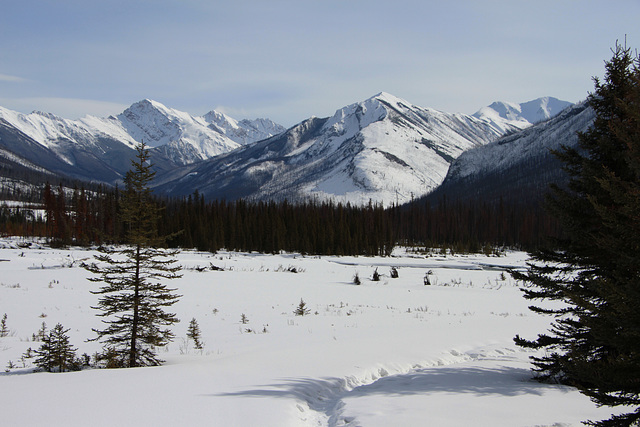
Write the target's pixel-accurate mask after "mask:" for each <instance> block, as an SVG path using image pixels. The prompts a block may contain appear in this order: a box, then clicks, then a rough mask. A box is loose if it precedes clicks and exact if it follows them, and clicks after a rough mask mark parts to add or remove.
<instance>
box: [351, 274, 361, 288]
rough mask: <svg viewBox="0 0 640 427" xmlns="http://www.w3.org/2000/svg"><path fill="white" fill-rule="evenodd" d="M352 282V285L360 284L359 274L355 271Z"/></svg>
mask: <svg viewBox="0 0 640 427" xmlns="http://www.w3.org/2000/svg"><path fill="white" fill-rule="evenodd" d="M353 284H354V285H360V284H362V281H361V280H360V276H359V275H358V273H356V274H355V276H353Z"/></svg>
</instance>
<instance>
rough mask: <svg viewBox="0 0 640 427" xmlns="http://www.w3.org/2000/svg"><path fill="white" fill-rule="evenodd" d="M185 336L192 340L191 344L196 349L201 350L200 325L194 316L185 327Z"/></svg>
mask: <svg viewBox="0 0 640 427" xmlns="http://www.w3.org/2000/svg"><path fill="white" fill-rule="evenodd" d="M187 338H189V339H191V340H193V346H194V347H195V349H196V350H202V348H203V344H202V341H201V337H200V326H199V325H198V322H197V321H196V319H195V317H194V318H193V319H191V322H189V327H188V328H187Z"/></svg>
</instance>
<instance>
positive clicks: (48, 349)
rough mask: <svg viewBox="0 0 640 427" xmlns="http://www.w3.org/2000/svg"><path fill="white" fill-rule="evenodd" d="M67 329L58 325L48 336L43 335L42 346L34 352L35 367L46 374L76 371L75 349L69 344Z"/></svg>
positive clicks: (77, 367)
mask: <svg viewBox="0 0 640 427" xmlns="http://www.w3.org/2000/svg"><path fill="white" fill-rule="evenodd" d="M67 332H69V329H66V330H65V329H64V327H63V326H62V324H60V323H58V324H57V325H56V326H55V327H54V328H53V329H52V330H51V331H50V332H49V333H48V334H45V336H44V338H43V340H42V345H41V346H40V348H39V349H38V350H36V352H35V353H36V355H37V357H38V358H37V359H36V360H35V362H34V363H35V365H36V366H38V367H40V368H42V369H44V370H45V371H47V372H66V371H77V370H78V369H79V366H78V363H77V361H76V349H75V348H73V346H71V344H69V337H68V336H67Z"/></svg>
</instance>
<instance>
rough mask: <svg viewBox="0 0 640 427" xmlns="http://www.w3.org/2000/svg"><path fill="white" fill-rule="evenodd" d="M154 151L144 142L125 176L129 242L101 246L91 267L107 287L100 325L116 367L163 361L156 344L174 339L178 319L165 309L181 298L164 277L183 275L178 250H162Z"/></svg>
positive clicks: (101, 303) (124, 214)
mask: <svg viewBox="0 0 640 427" xmlns="http://www.w3.org/2000/svg"><path fill="white" fill-rule="evenodd" d="M151 167H152V165H151V164H150V163H149V152H148V150H147V149H146V147H145V145H144V144H143V143H141V144H139V145H138V147H137V156H136V158H135V159H134V160H133V161H132V169H131V170H130V171H129V172H128V173H127V175H126V179H125V192H124V194H123V197H122V201H121V204H120V206H121V219H122V222H123V223H124V224H125V227H126V240H127V246H125V247H124V248H115V249H112V248H107V247H102V248H101V254H100V255H97V256H96V257H95V260H96V261H97V262H94V263H92V264H88V265H85V268H86V269H87V270H88V271H90V272H91V273H93V274H95V275H96V276H97V277H92V278H90V279H89V280H91V281H93V282H103V283H105V286H103V287H102V288H100V289H99V290H98V291H94V292H92V293H93V294H96V295H100V299H99V301H98V305H97V306H96V307H94V308H95V309H97V310H100V311H101V313H100V314H99V315H98V316H101V317H105V318H106V320H103V323H105V324H106V325H107V327H106V328H105V329H94V332H96V333H97V335H98V337H97V338H96V339H95V340H100V341H102V342H103V343H104V348H105V352H107V353H108V358H107V364H108V365H109V366H111V367H115V366H118V367H135V366H152V365H159V364H160V363H162V360H160V359H159V358H158V357H157V355H156V348H157V347H162V346H165V345H167V344H168V343H169V342H170V341H171V340H173V338H174V334H173V333H172V332H171V330H170V329H169V328H168V327H169V326H171V325H172V324H174V323H176V322H178V321H179V320H178V318H177V317H176V316H175V314H173V313H168V312H166V311H165V309H166V308H167V307H170V306H172V305H173V304H175V303H176V302H177V301H178V299H179V298H180V296H179V295H176V294H174V293H173V292H174V291H175V289H170V288H168V287H167V286H166V285H164V284H162V283H160V282H158V280H167V279H175V278H178V277H181V276H180V274H178V272H179V271H180V267H178V266H175V265H174V264H175V262H176V259H175V256H176V255H177V253H178V252H177V251H170V250H164V249H161V247H162V246H163V245H164V244H165V241H166V238H167V236H159V235H158V220H159V218H160V207H159V206H158V205H157V204H156V203H155V202H154V200H153V198H152V195H151V190H150V188H149V184H150V182H151V181H152V179H153V177H154V175H155V172H153V171H152V170H151Z"/></svg>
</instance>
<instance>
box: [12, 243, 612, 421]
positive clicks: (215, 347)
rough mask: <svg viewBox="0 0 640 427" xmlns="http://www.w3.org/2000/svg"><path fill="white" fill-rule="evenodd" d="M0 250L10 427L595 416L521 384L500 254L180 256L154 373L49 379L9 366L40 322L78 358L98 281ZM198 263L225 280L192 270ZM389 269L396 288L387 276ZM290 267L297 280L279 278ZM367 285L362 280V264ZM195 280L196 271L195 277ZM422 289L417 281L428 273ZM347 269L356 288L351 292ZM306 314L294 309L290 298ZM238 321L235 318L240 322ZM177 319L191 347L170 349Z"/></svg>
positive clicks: (517, 318)
mask: <svg viewBox="0 0 640 427" xmlns="http://www.w3.org/2000/svg"><path fill="white" fill-rule="evenodd" d="M16 243H17V242H16V241H6V240H5V241H2V242H0V248H2V249H0V315H2V314H4V313H6V314H7V326H8V327H9V329H10V331H11V334H10V336H9V337H4V338H0V363H1V364H2V366H3V368H4V367H6V366H7V365H8V363H9V361H12V362H13V364H14V365H18V367H16V368H13V369H7V371H8V372H2V373H0V413H1V414H2V422H1V424H2V425H24V426H44V425H47V426H86V425H92V426H114V425H119V426H133V425H135V426H176V425H183V426H199V425H213V426H222V425H224V426H341V425H352V426H390V425H394V426H578V425H580V421H581V420H585V419H589V418H590V419H601V418H604V417H608V416H609V413H610V411H609V410H608V409H606V408H600V409H598V408H596V407H595V406H594V405H593V404H592V403H591V402H590V401H589V400H588V399H587V398H585V397H584V396H582V395H580V394H579V393H578V392H577V391H575V390H574V389H571V388H568V387H563V386H558V385H543V384H538V383H536V382H533V381H531V380H530V371H529V366H530V365H529V363H528V357H529V356H530V355H531V353H529V352H524V351H522V350H520V349H518V348H516V347H515V346H514V345H513V343H512V337H513V336H514V335H515V334H516V333H520V334H521V335H523V336H528V337H532V336H534V335H535V334H536V333H538V332H542V331H544V330H545V329H546V328H547V327H548V319H545V318H543V317H540V316H536V315H534V314H532V313H530V312H529V311H528V309H527V302H526V301H525V300H524V299H523V298H522V297H521V292H520V291H519V290H518V288H517V284H516V283H514V282H513V280H512V279H510V278H509V276H508V275H506V277H504V278H503V277H501V273H502V271H501V270H502V269H504V268H505V267H508V266H510V267H517V266H522V265H523V264H524V261H525V260H526V254H523V253H516V252H514V253H508V254H507V255H506V256H503V257H484V256H457V257H451V256H449V257H446V258H445V257H441V256H432V257H428V258H425V257H424V256H409V255H407V254H404V253H399V252H398V254H397V256H395V257H390V258H366V257H303V256H299V255H291V254H283V255H258V254H244V253H218V254H215V255H212V254H209V253H201V252H183V253H182V254H181V255H180V263H181V264H182V266H183V267H184V269H185V270H184V276H183V277H182V278H181V279H179V280H175V281H173V282H172V283H171V285H172V286H174V287H175V288H177V292H178V293H180V294H182V295H183V297H182V299H181V300H180V302H179V303H178V304H176V305H175V306H174V307H173V308H174V309H175V312H176V313H177V314H178V317H180V318H181V319H182V322H181V323H179V324H178V325H176V326H175V328H174V331H175V333H176V340H175V341H174V343H172V344H171V345H169V347H168V349H167V350H166V351H165V350H162V351H161V353H160V354H161V356H162V357H163V358H165V359H166V360H167V363H166V364H165V365H164V366H161V367H154V368H137V369H121V370H85V371H81V372H73V373H64V374H52V373H38V372H35V373H34V372H32V371H33V369H31V368H29V362H27V363H26V367H25V368H23V367H22V362H21V361H20V356H21V355H22V354H23V353H24V352H25V350H26V349H27V348H28V347H32V348H37V347H38V346H39V343H37V342H31V341H30V337H31V336H32V334H33V333H35V332H36V331H37V330H38V329H39V327H40V325H41V323H42V322H43V321H45V322H46V323H47V326H49V327H50V328H51V327H53V326H55V324H56V323H58V322H61V323H62V324H63V325H64V326H65V328H70V329H71V330H70V331H69V336H70V337H71V343H72V344H73V345H74V346H76V347H77V348H78V349H79V353H80V354H81V353H84V352H86V353H88V354H92V353H93V352H95V351H97V350H98V349H99V344H98V343H95V342H93V343H87V342H85V340H86V339H88V338H93V337H94V334H93V333H92V332H91V328H95V327H98V326H99V325H100V323H99V322H100V319H99V318H97V317H96V316H95V314H96V312H95V310H92V309H91V308H90V306H91V305H95V303H96V301H97V297H96V296H95V295H92V294H91V293H90V292H89V291H90V290H92V289H96V288H97V287H98V286H99V284H95V283H90V282H88V281H87V280H86V277H87V274H88V273H86V272H85V270H83V269H82V268H80V267H79V264H80V262H81V260H83V259H87V258H90V257H92V256H93V254H94V252H91V251H86V250H80V249H75V250H54V249H49V248H44V247H38V246H33V245H32V246H31V248H21V247H18V246H17V245H16ZM211 264H213V265H215V266H217V267H221V268H224V269H225V271H211V270H210V269H206V270H205V271H203V272H199V271H198V270H197V269H196V267H209V266H210V265H211ZM391 266H395V267H397V268H398V270H399V275H400V277H399V278H397V279H392V278H390V277H389V275H388V273H389V269H390V267H391ZM290 267H295V269H296V270H297V271H299V272H298V273H292V272H289V271H287V270H290ZM376 267H377V268H378V271H379V272H380V273H382V274H383V277H382V280H381V281H380V282H373V281H371V280H369V278H370V277H371V275H372V273H373V271H374V268H376ZM200 269H202V268H200ZM429 271H431V273H432V274H430V275H429V278H430V281H431V283H432V285H431V286H424V285H423V277H424V276H425V274H426V273H427V272H429ZM355 273H359V275H360V277H361V278H362V285H361V286H355V285H353V284H352V283H351V282H352V278H353V276H354V274H355ZM301 298H302V299H304V301H305V302H306V303H307V304H308V306H309V308H310V309H311V311H312V313H311V314H310V315H309V316H304V317H299V316H295V315H294V314H293V311H294V309H295V308H296V306H297V305H298V304H299V302H300V299H301ZM242 314H244V315H245V316H246V317H247V318H248V320H249V322H248V323H247V324H241V322H240V318H241V316H242ZM191 318H196V320H197V321H198V323H199V325H200V329H201V330H202V335H203V341H204V342H205V347H204V350H203V351H196V350H194V349H193V348H192V347H191V346H190V345H188V344H187V343H186V341H185V337H186V330H187V326H188V324H189V321H190V320H191Z"/></svg>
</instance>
